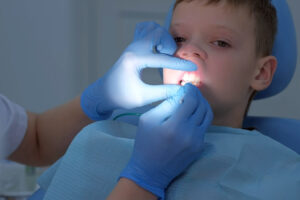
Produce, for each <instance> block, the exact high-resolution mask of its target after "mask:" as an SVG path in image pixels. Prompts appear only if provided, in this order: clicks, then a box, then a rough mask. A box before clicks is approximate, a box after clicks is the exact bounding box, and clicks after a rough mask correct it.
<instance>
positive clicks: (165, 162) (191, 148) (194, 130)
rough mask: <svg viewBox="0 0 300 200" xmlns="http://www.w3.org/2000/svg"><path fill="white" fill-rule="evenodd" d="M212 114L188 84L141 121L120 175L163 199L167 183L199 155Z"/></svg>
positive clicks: (205, 103) (200, 96) (197, 91)
mask: <svg viewBox="0 0 300 200" xmlns="http://www.w3.org/2000/svg"><path fill="white" fill-rule="evenodd" d="M212 118H213V114H212V110H211V108H210V106H209V104H208V102H207V101H206V100H205V99H204V97H203V96H202V94H201V93H200V91H199V89H197V88H196V87H195V86H194V85H191V84H190V83H188V84H186V85H185V86H183V87H181V88H180V90H178V92H177V94H175V95H174V96H173V97H170V98H169V99H167V100H165V101H164V102H163V103H161V104H160V105H159V106H157V107H155V108H153V109H152V110H150V111H148V112H147V113H145V114H143V115H142V116H141V118H140V122H139V125H138V130H137V135H136V140H135V145H134V150H133V153H132V156H131V159H130V161H129V163H128V164H127V167H126V168H125V169H124V170H123V172H122V173H121V177H125V178H127V179H130V180H132V181H134V182H135V183H136V184H137V185H139V186H140V187H143V188H144V189H146V190H148V191H150V192H152V193H153V194H155V195H156V196H158V197H160V198H164V190H165V189H166V188H167V186H168V185H169V183H170V182H171V181H172V180H173V179H174V178H175V177H176V176H178V175H179V174H180V173H182V172H183V171H184V170H185V169H186V168H187V167H188V166H189V165H190V164H191V163H192V162H193V161H195V160H196V159H197V158H199V156H200V155H201V152H202V149H203V147H204V134H205V132H206V129H207V128H208V126H209V125H210V124H211V121H212Z"/></svg>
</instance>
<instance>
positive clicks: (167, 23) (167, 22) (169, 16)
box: [164, 0, 176, 30]
mask: <svg viewBox="0 0 300 200" xmlns="http://www.w3.org/2000/svg"><path fill="white" fill-rule="evenodd" d="M175 2H176V1H175V0H173V2H172V4H171V7H170V9H169V11H168V14H167V17H166V19H165V23H164V27H165V28H166V29H167V30H169V28H170V26H171V22H172V17H173V10H174V6H175Z"/></svg>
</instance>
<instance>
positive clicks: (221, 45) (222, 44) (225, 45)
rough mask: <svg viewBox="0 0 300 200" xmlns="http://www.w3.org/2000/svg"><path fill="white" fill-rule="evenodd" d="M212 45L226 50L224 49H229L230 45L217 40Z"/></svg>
mask: <svg viewBox="0 0 300 200" xmlns="http://www.w3.org/2000/svg"><path fill="white" fill-rule="evenodd" d="M213 44H214V45H217V46H218V47H222V48H226V47H230V44H228V43H227V42H225V41H222V40H217V41H215V42H213Z"/></svg>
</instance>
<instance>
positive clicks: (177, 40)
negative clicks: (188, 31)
mask: <svg viewBox="0 0 300 200" xmlns="http://www.w3.org/2000/svg"><path fill="white" fill-rule="evenodd" d="M174 40H175V42H176V43H181V42H185V41H186V40H185V38H183V37H174Z"/></svg>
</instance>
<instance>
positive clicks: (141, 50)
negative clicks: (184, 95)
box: [81, 22, 197, 120]
mask: <svg viewBox="0 0 300 200" xmlns="http://www.w3.org/2000/svg"><path fill="white" fill-rule="evenodd" d="M176 49H177V46H176V43H175V42H174V40H173V38H172V36H171V35H170V34H169V33H168V31H167V30H166V29H164V28H163V27H161V26H160V25H158V24H156V23H154V22H144V23H140V24H138V25H137V27H136V30H135V36H134V41H133V42H132V43H131V44H130V45H129V46H128V47H127V49H126V50H125V51H124V53H123V54H122V55H121V57H120V58H119V60H118V61H117V62H116V63H115V65H114V66H113V67H112V68H111V69H110V70H109V71H108V72H107V73H106V74H105V75H104V77H102V78H100V79H99V80H97V81H96V82H95V83H93V84H91V85H90V86H89V87H88V88H87V89H86V90H85V91H84V92H83V94H82V96H81V107H82V109H83V110H84V112H85V113H86V114H87V115H88V116H89V118H91V119H93V120H103V119H106V118H108V117H109V116H110V115H111V113H112V111H113V110H115V109H131V108H135V107H140V106H144V105H147V104H150V103H152V102H156V101H159V100H163V99H166V98H168V97H170V96H172V95H174V94H175V93H176V92H177V90H178V89H179V87H180V86H178V85H148V84H145V83H144V82H143V81H142V80H141V78H140V76H141V71H142V70H143V69H144V68H147V67H152V68H163V67H166V68H170V69H177V70H184V71H194V70H196V69H197V66H196V65H195V64H194V63H192V62H190V61H186V60H182V59H179V58H176V57H173V56H172V55H173V54H174V52H175V51H176Z"/></svg>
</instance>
